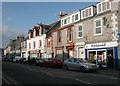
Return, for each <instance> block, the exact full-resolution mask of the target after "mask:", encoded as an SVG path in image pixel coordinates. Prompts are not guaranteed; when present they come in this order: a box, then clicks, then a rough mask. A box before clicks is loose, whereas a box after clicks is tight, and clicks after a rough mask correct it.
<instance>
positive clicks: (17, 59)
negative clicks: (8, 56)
mask: <svg viewBox="0 0 120 86" xmlns="http://www.w3.org/2000/svg"><path fill="white" fill-rule="evenodd" d="M20 58H22V57H21V56H15V58H14V59H13V62H19V60H20Z"/></svg>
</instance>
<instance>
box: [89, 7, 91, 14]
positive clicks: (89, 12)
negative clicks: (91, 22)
mask: <svg viewBox="0 0 120 86" xmlns="http://www.w3.org/2000/svg"><path fill="white" fill-rule="evenodd" d="M89 16H91V8H90V9H89Z"/></svg>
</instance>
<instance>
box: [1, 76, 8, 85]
mask: <svg viewBox="0 0 120 86" xmlns="http://www.w3.org/2000/svg"><path fill="white" fill-rule="evenodd" d="M0 77H1V78H2V79H3V80H4V81H5V82H6V83H7V84H10V82H9V81H8V80H6V79H5V78H4V77H3V76H1V75H0Z"/></svg>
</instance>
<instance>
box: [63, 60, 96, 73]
mask: <svg viewBox="0 0 120 86" xmlns="http://www.w3.org/2000/svg"><path fill="white" fill-rule="evenodd" d="M63 67H64V68H65V69H72V70H80V71H81V72H85V71H97V70H98V66H97V65H95V64H93V63H90V62H88V61H87V60H84V59H81V58H68V59H67V60H65V61H64V66H63Z"/></svg>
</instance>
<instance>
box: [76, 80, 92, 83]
mask: <svg viewBox="0 0 120 86" xmlns="http://www.w3.org/2000/svg"><path fill="white" fill-rule="evenodd" d="M75 80H77V81H80V82H83V83H85V84H91V83H88V82H85V81H83V80H80V79H75Z"/></svg>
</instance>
